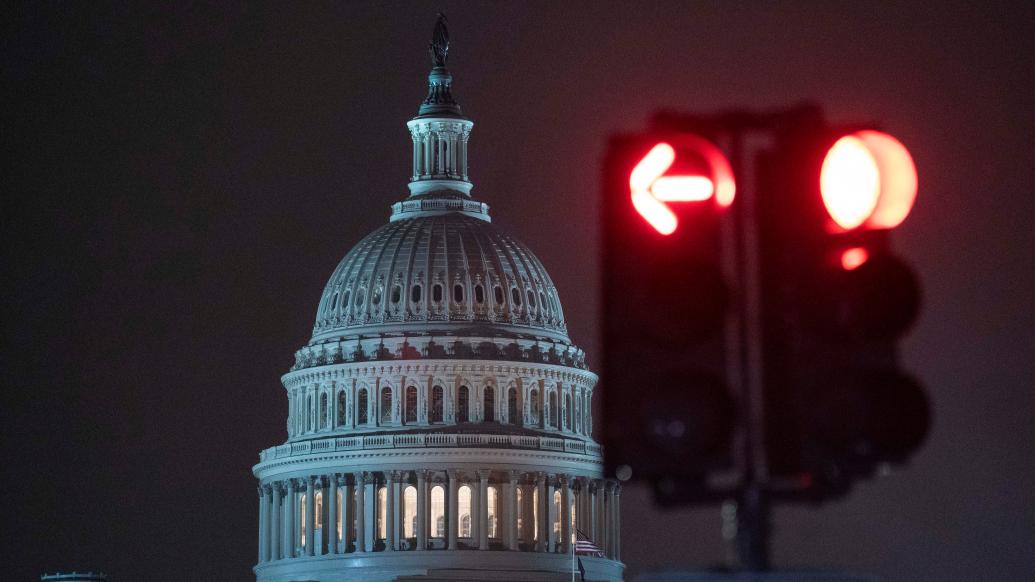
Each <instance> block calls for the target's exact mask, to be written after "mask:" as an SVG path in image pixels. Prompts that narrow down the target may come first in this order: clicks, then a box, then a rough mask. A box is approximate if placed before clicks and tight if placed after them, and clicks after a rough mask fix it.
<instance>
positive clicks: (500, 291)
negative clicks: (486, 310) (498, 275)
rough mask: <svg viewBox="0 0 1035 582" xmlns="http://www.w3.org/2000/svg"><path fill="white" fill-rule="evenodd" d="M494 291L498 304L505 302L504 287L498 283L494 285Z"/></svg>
mask: <svg viewBox="0 0 1035 582" xmlns="http://www.w3.org/2000/svg"><path fill="white" fill-rule="evenodd" d="M492 291H493V294H494V295H495V296H496V305H502V304H503V287H500V286H499V285H496V287H494V288H493V290H492Z"/></svg>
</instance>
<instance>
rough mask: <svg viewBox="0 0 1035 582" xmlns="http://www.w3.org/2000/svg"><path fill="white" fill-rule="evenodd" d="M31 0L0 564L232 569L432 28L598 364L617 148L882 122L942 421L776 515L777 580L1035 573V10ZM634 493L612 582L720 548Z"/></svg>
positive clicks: (487, 197) (19, 110)
mask: <svg viewBox="0 0 1035 582" xmlns="http://www.w3.org/2000/svg"><path fill="white" fill-rule="evenodd" d="M40 4H41V6H35V5H32V6H30V7H20V8H10V7H8V8H7V9H5V10H4V12H5V14H4V18H3V19H0V20H2V21H3V24H2V25H0V26H2V30H3V33H2V35H0V43H2V57H0V58H2V62H3V67H2V71H3V73H2V74H3V79H2V90H0V91H2V95H3V107H2V110H3V113H2V115H3V124H2V127H0V136H2V144H3V157H2V159H3V165H4V170H3V172H2V174H0V175H2V176H3V178H2V190H3V196H2V204H3V206H2V209H3V210H2V218H0V220H2V236H3V244H2V249H3V267H4V276H3V297H4V301H3V302H2V309H3V320H2V321H3V325H2V329H3V341H2V349H0V358H2V361H0V364H2V370H3V374H2V378H3V390H2V394H3V405H2V407H0V422H2V427H3V438H2V442H0V447H2V462H3V468H2V472H0V474H2V475H3V481H2V483H0V485H2V486H0V498H2V499H3V502H2V511H0V513H2V515H3V528H2V533H0V536H2V540H0V548H2V550H0V562H2V564H3V565H2V566H0V567H2V568H3V570H4V574H3V576H2V577H3V579H4V580H32V579H35V578H36V577H38V576H39V574H40V573H42V572H43V571H45V570H50V571H53V570H56V569H72V568H79V569H85V568H96V569H103V570H104V571H106V572H109V573H110V574H111V575H112V581H113V582H125V581H131V580H145V579H146V580H153V581H183V580H201V581H214V580H248V579H249V578H250V577H251V576H252V574H251V570H250V568H251V566H252V565H253V564H254V562H255V557H256V543H257V542H256V539H257V538H256V524H257V519H258V517H257V511H258V507H257V502H256V494H255V481H254V478H253V477H252V475H251V472H250V470H251V466H252V465H253V464H254V463H255V462H257V460H258V452H259V450H260V449H262V448H265V447H269V446H272V445H274V444H277V443H280V442H283V440H284V439H285V437H286V432H285V418H286V406H287V402H286V398H285V396H284V393H283V388H282V387H281V385H280V382H279V378H280V375H281V374H283V373H284V372H286V371H287V370H288V368H289V367H290V365H291V364H292V362H293V353H294V351H295V350H296V349H298V348H299V347H301V346H302V345H303V344H304V343H305V342H306V341H308V339H309V335H310V332H311V330H312V325H313V320H314V317H315V313H316V306H317V300H318V298H319V295H320V292H321V290H322V289H323V286H324V284H325V283H326V281H327V278H328V276H329V275H330V273H331V271H332V270H333V269H334V267H335V265H336V264H337V263H338V261H339V260H340V259H341V257H343V256H344V254H345V253H346V251H347V250H348V249H349V248H351V246H352V245H353V244H354V243H356V242H357V241H358V240H359V239H360V238H361V237H362V236H363V235H365V234H366V233H368V232H370V231H371V230H373V229H374V228H376V227H377V226H379V225H381V224H383V223H384V222H385V221H386V220H387V217H388V205H389V204H391V203H392V202H395V201H397V200H399V199H401V198H402V197H404V196H405V195H406V194H407V190H406V183H407V179H408V175H409V170H410V156H411V151H410V147H411V145H410V138H409V135H408V132H407V130H406V127H405V122H406V121H407V120H408V119H409V118H411V117H412V116H414V115H415V114H416V111H417V105H418V103H419V101H420V100H421V99H422V98H423V96H424V93H425V88H426V84H425V83H426V81H425V78H426V74H427V71H428V68H429V61H428V57H427V50H426V49H427V42H428V39H429V38H430V34H431V29H432V26H433V24H434V16H435V12H436V11H438V10H443V11H444V12H446V14H447V15H448V16H449V21H450V32H451V36H452V41H453V42H452V45H451V51H450V62H449V65H450V68H451V70H452V71H453V73H454V76H455V83H454V94H455V95H456V97H457V99H458V100H459V101H460V103H461V105H462V106H463V108H464V112H465V113H466V114H467V115H469V116H470V117H471V118H472V119H473V120H474V121H475V127H474V133H473V135H472V138H471V148H470V149H471V168H472V172H471V173H472V179H473V181H474V183H475V189H474V195H475V196H476V197H477V198H479V199H480V200H482V201H485V202H488V203H489V204H490V205H491V207H492V214H493V216H494V223H495V224H497V225H498V226H499V227H500V228H501V229H503V230H505V231H508V232H511V233H513V234H515V235H516V236H518V238H520V239H522V240H524V241H526V242H528V243H529V245H530V246H531V247H532V248H533V249H534V250H535V251H536V252H537V253H538V255H539V257H540V258H541V259H542V261H543V263H544V264H545V265H546V267H547V268H548V269H549V270H550V273H551V275H552V276H553V279H554V281H555V283H556V284H557V287H558V289H559V291H560V294H561V300H562V301H563V303H564V308H565V311H566V315H567V319H568V321H569V331H570V333H571V336H572V338H573V339H574V340H575V342H577V343H578V344H579V345H581V346H583V347H584V348H586V350H587V352H588V353H589V357H590V365H591V366H592V367H594V368H596V369H599V353H600V338H599V335H598V332H599V329H600V325H599V320H598V313H597V309H598V307H599V297H598V294H599V289H598V284H597V282H598V271H599V269H600V268H601V266H602V260H601V258H600V257H599V256H598V254H597V249H598V244H599V240H600V234H599V232H598V227H597V224H596V217H597V209H596V207H595V204H596V197H597V195H598V192H597V185H598V174H599V165H598V164H599V160H600V159H601V157H602V154H603V148H604V144H605V141H606V138H607V136H608V135H609V134H610V133H612V132H617V131H622V130H626V131H630V130H636V129H638V128H641V127H643V126H644V125H645V124H646V121H647V119H648V117H649V115H650V113H651V112H652V111H654V110H655V109H658V108H674V109H681V110H686V111H695V112H700V113H707V112H712V111H716V110H719V109H725V108H731V107H751V108H770V107H778V106H785V105H792V104H795V103H798V102H800V101H803V100H806V99H811V100H815V101H817V102H819V103H821V104H823V105H824V106H825V108H826V110H827V112H828V115H829V116H830V117H831V118H832V119H834V120H837V121H869V120H873V121H877V122H879V123H880V124H881V125H882V127H883V128H884V129H885V130H887V131H889V132H891V133H893V134H894V135H896V136H898V137H899V138H900V139H901V140H902V141H903V142H904V143H905V144H906V145H907V146H908V147H909V148H910V150H911V151H912V152H913V154H914V157H915V159H916V163H917V166H918V170H919V175H920V194H919V198H918V202H917V205H916V207H915V209H914V211H913V213H912V215H911V216H910V217H909V219H908V220H907V221H906V222H905V224H904V225H903V226H902V227H900V228H899V229H897V230H896V233H895V240H896V245H897V248H898V249H899V251H900V254H901V255H902V256H903V257H905V258H906V259H907V260H908V261H910V262H911V263H912V264H913V265H915V267H916V269H917V271H918V273H919V275H920V277H921V279H922V281H923V285H924V290H925V304H924V308H923V313H922V315H921V318H920V320H919V322H918V324H917V325H916V326H915V327H914V329H913V331H912V332H911V334H910V335H909V336H908V338H907V339H906V340H905V341H904V350H903V356H904V361H905V363H906V365H907V366H908V367H909V368H910V369H912V370H914V371H915V372H916V373H917V375H918V376H919V377H920V378H921V379H922V381H923V382H924V383H925V385H926V386H927V389H928V390H929V394H930V395H931V398H932V400H933V403H934V413H935V425H934V428H933V432H932V433H931V435H930V437H929V439H928V442H927V444H926V445H925V447H924V448H923V449H922V450H921V451H920V452H919V453H918V454H917V455H916V456H915V457H914V459H913V461H912V463H911V464H910V465H909V466H908V467H907V468H905V469H904V470H903V471H900V472H897V473H894V474H892V475H891V476H889V477H886V478H883V479H879V480H876V481H871V482H867V483H865V484H863V485H862V486H860V487H858V488H857V490H856V491H855V493H854V494H853V495H852V496H851V497H850V498H849V499H848V500H847V501H845V502H841V503H836V504H833V505H829V506H824V507H822V508H819V509H804V508H781V509H779V510H778V511H777V513H776V516H775V527H774V529H775V540H774V554H775V562H776V564H778V565H780V566H788V567H789V566H802V565H807V566H817V567H844V568H847V569H851V570H854V571H859V572H867V573H874V574H878V575H881V576H883V577H884V578H885V579H886V580H888V581H890V582H906V581H915V580H929V581H935V580H939V581H940V580H993V579H995V580H1018V581H1019V580H1031V579H1035V550H1033V548H1035V452H1033V445H1035V422H1033V420H1032V418H1033V410H1035V388H1033V382H1032V378H1035V364H1033V362H1035V318H1033V313H1035V309H1033V308H1032V305H1031V303H1032V299H1033V298H1035V277H1033V274H1032V273H1033V270H1035V269H1033V266H1035V264H1033V261H1032V256H1033V255H1035V235H1033V234H1032V232H1033V231H1032V224H1033V219H1035V212H1033V209H1035V202H1033V200H1035V146H1033V139H1035V138H1033V136H1035V78H1033V77H1035V40H1033V39H1035V7H1033V5H1032V4H1030V3H1027V2H1018V3H1016V4H1015V5H1013V6H1008V5H1005V4H995V5H991V4H989V3H983V2H971V3H956V4H957V5H956V6H949V5H943V4H942V3H938V2H924V3H919V2H918V3H911V4H900V5H898V6H890V3H877V2H851V3H847V2H845V3H829V2H808V3H789V2H788V3H782V4H772V3H762V2H758V3H737V2H721V3H709V4H691V3H688V2H687V3H684V2H673V3H667V4H649V5H641V4H639V3H629V4H614V5H610V6H608V5H605V4H603V3H600V2H591V3H586V4H580V5H579V4H575V3H572V2H558V3H556V4H540V3H534V4H533V3H517V2H515V3H478V4H466V3H460V2H441V3H437V4H436V3H425V2H391V3H385V2H376V3H373V2H372V3H363V4H352V3H349V4H346V3H335V4H329V3H328V4H316V3H298V4H288V3H279V4H276V5H274V6H269V5H251V6H246V5H242V4H236V3H235V4H233V5H232V6H231V5H230V3H214V4H217V5H218V6H219V7H216V8H210V7H204V6H201V5H193V6H187V3H180V2H175V3H173V2H170V3H168V4H166V5H155V6H149V7H141V6H138V5H137V4H136V3H132V4H129V5H125V6H114V7H113V6H106V7H103V8H99V7H90V8H84V7H82V6H73V5H71V4H69V5H61V4H58V3H45V4H44V3H40ZM84 6H85V4H84ZM623 504H624V505H623V518H622V522H623V528H624V529H623V534H622V542H623V549H622V557H623V559H624V560H625V561H626V562H627V563H628V571H627V573H628V574H629V578H630V579H631V578H632V577H633V576H634V575H635V574H637V573H643V572H649V571H657V570H663V569H675V568H684V569H690V568H700V567H706V566H710V565H714V564H717V563H719V562H720V561H721V559H722V557H723V554H724V548H723V545H722V541H721V537H720V533H719V523H720V520H719V510H718V508H703V509H695V510H685V511H677V512H672V513H660V512H658V511H656V510H654V509H653V508H652V507H651V506H650V499H649V496H648V494H647V492H646V491H645V490H643V489H641V488H638V487H627V488H626V489H625V490H624V492H623ZM251 579H254V578H251Z"/></svg>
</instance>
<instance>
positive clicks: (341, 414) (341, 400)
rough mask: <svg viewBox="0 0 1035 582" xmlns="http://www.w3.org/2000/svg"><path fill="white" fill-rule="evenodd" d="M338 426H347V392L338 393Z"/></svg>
mask: <svg viewBox="0 0 1035 582" xmlns="http://www.w3.org/2000/svg"><path fill="white" fill-rule="evenodd" d="M335 420H336V421H337V426H343V425H344V424H345V391H344V390H342V391H340V392H338V415H337V418H336V419H335Z"/></svg>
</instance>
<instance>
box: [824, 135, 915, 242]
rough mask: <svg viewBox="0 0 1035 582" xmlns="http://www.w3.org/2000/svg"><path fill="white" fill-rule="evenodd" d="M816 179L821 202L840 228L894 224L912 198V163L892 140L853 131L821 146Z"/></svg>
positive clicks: (885, 136) (909, 205) (906, 153)
mask: <svg viewBox="0 0 1035 582" xmlns="http://www.w3.org/2000/svg"><path fill="white" fill-rule="evenodd" d="M819 184H820V192H821V194H822V197H823V204H824V205H825V206H826V209H827V212H828V213H829V214H830V218H832V219H833V220H834V222H835V223H836V224H837V225H838V227H840V228H841V229H842V230H852V229H855V228H859V227H863V228H867V229H883V228H894V227H896V226H898V225H899V224H901V223H902V221H903V220H905V218H906V216H907V215H908V214H909V211H910V210H911V209H912V208H913V203H914V202H915V201H916V190H917V176H916V166H915V165H914V164H913V158H912V156H910V155H909V150H907V149H906V147H905V146H904V145H902V143H901V142H899V141H898V140H897V139H895V138H893V137H891V136H890V135H888V134H886V133H882V132H879V131H870V130H866V131H858V132H855V133H853V134H850V135H846V136H844V137H842V138H841V139H839V140H837V142H835V143H834V145H833V146H832V147H831V148H830V150H828V151H827V155H826V158H825V159H824V160H823V167H822V169H821V171H820V179H819Z"/></svg>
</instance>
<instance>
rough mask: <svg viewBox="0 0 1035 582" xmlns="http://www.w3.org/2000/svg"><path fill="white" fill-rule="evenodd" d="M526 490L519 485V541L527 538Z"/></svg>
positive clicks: (517, 492)
mask: <svg viewBox="0 0 1035 582" xmlns="http://www.w3.org/2000/svg"><path fill="white" fill-rule="evenodd" d="M524 489H525V488H524V487H522V486H521V485H518V486H517V491H516V492H515V493H516V495H517V533H518V539H519V540H523V539H526V538H527V536H526V535H525V512H526V511H528V510H527V509H525V500H524V497H525V494H524Z"/></svg>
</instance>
